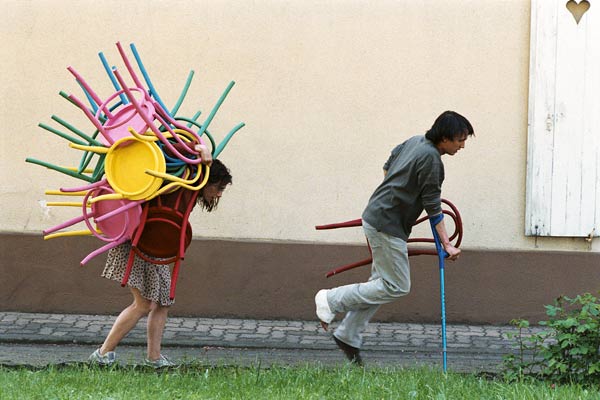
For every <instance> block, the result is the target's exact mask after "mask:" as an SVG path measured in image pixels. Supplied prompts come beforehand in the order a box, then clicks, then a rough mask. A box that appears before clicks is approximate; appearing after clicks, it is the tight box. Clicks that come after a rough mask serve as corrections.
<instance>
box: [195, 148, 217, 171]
mask: <svg viewBox="0 0 600 400" xmlns="http://www.w3.org/2000/svg"><path fill="white" fill-rule="evenodd" d="M194 150H196V151H197V152H198V153H200V158H201V159H202V164H204V165H207V166H209V167H210V166H211V164H212V161H213V159H212V154H210V151H209V150H208V147H206V146H205V145H203V144H197V145H195V146H194Z"/></svg>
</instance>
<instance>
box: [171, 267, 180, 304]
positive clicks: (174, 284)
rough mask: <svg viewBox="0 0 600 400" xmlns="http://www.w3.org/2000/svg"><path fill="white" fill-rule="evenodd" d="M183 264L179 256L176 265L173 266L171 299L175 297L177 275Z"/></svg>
mask: <svg viewBox="0 0 600 400" xmlns="http://www.w3.org/2000/svg"><path fill="white" fill-rule="evenodd" d="M180 265H181V258H177V261H175V265H174V266H173V274H172V275H171V292H170V293H169V297H170V298H171V300H173V299H174V298H175V286H176V285H177V277H178V276H179V266H180Z"/></svg>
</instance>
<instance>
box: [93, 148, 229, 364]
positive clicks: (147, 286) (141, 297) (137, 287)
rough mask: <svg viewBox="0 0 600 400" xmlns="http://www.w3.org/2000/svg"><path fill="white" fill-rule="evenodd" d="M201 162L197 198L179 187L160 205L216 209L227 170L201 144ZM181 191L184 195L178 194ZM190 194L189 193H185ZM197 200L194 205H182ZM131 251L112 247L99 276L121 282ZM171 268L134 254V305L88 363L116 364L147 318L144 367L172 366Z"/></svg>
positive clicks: (130, 280)
mask: <svg viewBox="0 0 600 400" xmlns="http://www.w3.org/2000/svg"><path fill="white" fill-rule="evenodd" d="M195 150H196V151H199V152H200V156H201V157H202V160H203V161H202V163H203V164H205V165H209V166H210V174H209V177H208V182H207V183H206V185H205V186H203V187H202V188H201V189H200V191H199V192H198V195H197V196H195V195H193V194H194V193H193V192H192V191H190V190H188V189H184V188H180V189H178V190H176V191H174V192H172V193H169V194H163V195H161V196H159V198H160V201H161V202H162V203H163V204H175V200H174V199H175V198H176V197H179V201H178V203H179V207H180V208H181V207H184V208H185V207H187V206H191V207H192V208H193V207H194V206H195V205H196V204H199V205H200V207H201V208H202V209H203V210H206V211H208V212H211V211H213V210H215V208H216V207H217V204H218V202H219V199H220V198H221V195H222V194H223V191H224V190H225V188H226V187H227V185H229V184H231V183H232V177H231V174H230V173H229V170H228V169H227V167H226V166H225V165H224V164H223V163H222V162H220V161H219V160H216V159H215V160H212V157H211V153H210V151H209V150H208V149H207V148H206V147H205V146H202V145H196V147H195ZM181 191H184V193H181ZM188 192H189V193H188ZM193 199H197V200H196V201H195V203H194V204H192V205H189V204H185V203H186V202H188V203H189V202H190V201H192V200H193ZM131 251H132V245H131V242H127V243H124V244H122V245H120V246H118V247H115V248H114V249H112V250H111V251H110V252H109V253H108V259H107V262H106V267H105V269H104V271H103V272H102V276H103V277H104V278H107V279H111V280H115V281H118V282H121V281H122V279H123V276H124V274H125V270H126V267H127V262H128V259H129V256H130V253H131ZM170 285H171V271H170V266H169V265H165V264H159V263H152V262H149V261H147V260H144V259H143V258H141V257H139V256H138V255H135V260H134V262H133V268H132V269H131V274H130V276H129V278H128V280H127V286H128V287H129V290H130V291H131V294H132V295H133V302H132V303H131V305H129V306H128V307H127V308H125V309H124V310H123V311H122V312H121V313H120V314H119V316H118V317H117V319H116V320H115V322H114V324H113V326H112V328H111V330H110V332H109V334H108V336H107V337H106V339H105V340H104V343H103V344H102V346H101V347H100V348H98V349H97V350H96V351H94V353H92V355H90V357H89V361H90V362H91V363H95V364H100V365H112V364H114V363H115V362H116V353H115V349H116V347H117V345H118V344H119V343H120V342H121V340H122V339H123V338H124V337H125V336H126V335H127V334H128V333H129V332H130V331H131V330H132V329H133V328H134V327H135V326H136V324H137V323H138V321H139V320H140V319H141V318H142V317H144V316H148V322H147V356H146V360H145V364H146V365H148V366H151V367H154V368H162V367H170V366H174V365H175V364H174V363H172V362H171V361H169V360H168V359H167V358H166V357H165V356H163V355H162V354H161V341H162V335H163V330H164V327H165V324H166V321H167V314H168V311H169V307H170V306H171V305H173V303H174V301H173V299H172V298H171V296H170Z"/></svg>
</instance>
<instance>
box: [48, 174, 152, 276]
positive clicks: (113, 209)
mask: <svg viewBox="0 0 600 400" xmlns="http://www.w3.org/2000/svg"><path fill="white" fill-rule="evenodd" d="M77 189H80V188H74V189H67V190H64V189H61V191H63V192H65V193H69V192H70V191H71V192H73V191H76V192H79V190H77ZM112 193H114V190H112V188H110V187H109V186H106V185H104V184H101V185H94V187H92V188H91V189H89V190H88V191H87V193H86V194H85V196H84V198H83V201H82V202H81V207H82V215H80V216H77V217H75V218H72V219H70V220H68V221H66V222H63V223H62V224H59V225H56V226H54V227H52V228H49V229H46V230H44V232H43V233H44V236H45V239H51V238H55V237H59V236H69V235H71V234H72V233H70V232H63V233H54V232H57V231H59V230H61V229H64V228H66V227H69V226H72V225H75V224H77V223H79V222H82V221H83V222H84V223H85V224H86V226H87V228H88V230H89V233H90V234H92V235H94V236H96V237H97V238H99V239H100V240H103V241H105V242H108V243H107V244H106V245H104V246H102V247H100V248H99V249H97V250H94V251H93V252H91V253H90V254H88V256H86V257H85V258H84V259H83V260H82V261H81V265H85V264H86V263H87V262H88V261H89V260H91V259H92V258H94V257H96V256H97V255H99V254H101V253H103V252H105V251H107V250H110V249H111V248H113V247H116V246H118V245H120V244H121V243H124V242H126V241H128V240H130V239H131V237H132V236H133V233H134V232H135V229H136V228H137V226H138V225H139V223H140V217H141V213H142V210H141V205H140V202H135V201H129V200H124V199H123V200H102V201H98V202H94V203H91V204H90V200H91V199H92V198H94V197H98V196H103V195H107V194H112ZM88 204H89V207H90V210H88ZM92 220H93V224H94V225H96V226H95V227H94V226H93V224H92ZM78 232H79V233H78V234H81V235H84V234H86V233H84V232H85V231H78Z"/></svg>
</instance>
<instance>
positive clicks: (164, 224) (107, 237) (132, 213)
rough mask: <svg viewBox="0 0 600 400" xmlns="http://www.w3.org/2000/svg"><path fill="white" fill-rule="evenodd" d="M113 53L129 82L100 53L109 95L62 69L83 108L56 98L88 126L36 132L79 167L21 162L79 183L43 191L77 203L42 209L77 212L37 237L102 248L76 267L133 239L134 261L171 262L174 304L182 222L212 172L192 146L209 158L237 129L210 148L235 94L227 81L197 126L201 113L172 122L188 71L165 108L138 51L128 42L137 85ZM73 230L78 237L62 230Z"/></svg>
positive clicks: (73, 99)
mask: <svg viewBox="0 0 600 400" xmlns="http://www.w3.org/2000/svg"><path fill="white" fill-rule="evenodd" d="M116 46H117V50H118V52H119V55H120V58H121V60H122V62H123V64H124V66H125V70H126V71H127V74H126V75H127V76H128V78H126V76H125V74H122V73H121V71H120V70H119V69H118V68H116V67H110V66H109V63H108V61H107V59H106V57H105V56H104V54H103V53H99V57H100V60H101V63H102V66H103V68H104V70H105V71H106V74H107V75H108V78H109V79H110V81H111V83H112V85H113V87H114V91H113V92H112V93H110V94H109V95H108V96H105V97H102V96H101V95H100V94H98V93H97V92H96V91H95V90H94V89H93V87H92V85H90V84H89V83H88V82H87V81H86V80H85V79H84V78H83V76H82V75H81V74H79V72H77V71H76V70H75V68H73V67H71V66H69V67H68V68H67V70H68V71H69V72H70V73H71V75H72V76H73V77H74V78H75V80H76V82H77V83H78V85H79V86H80V87H81V89H82V91H83V95H84V96H85V98H86V100H87V103H88V104H86V103H84V101H82V100H80V99H79V98H78V97H77V96H75V95H74V94H67V93H65V92H62V91H61V92H60V95H61V96H62V97H63V98H65V99H66V100H68V101H69V102H70V103H71V104H72V105H74V106H75V107H76V108H77V109H78V110H79V111H80V112H83V114H84V115H85V117H86V118H87V120H89V122H90V124H91V127H88V129H87V130H86V129H81V128H79V127H75V126H74V125H73V124H70V123H69V122H67V121H66V120H64V119H63V118H60V117H58V116H56V115H53V116H52V117H51V118H52V120H53V121H55V122H56V123H58V124H59V125H60V127H58V128H57V127H53V126H51V125H48V124H44V123H40V124H39V126H40V127H41V128H42V129H44V130H45V131H47V132H50V133H52V134H54V135H56V136H58V137H60V138H62V139H65V140H66V141H67V142H68V145H69V147H71V148H73V149H75V150H77V151H80V152H82V154H81V156H80V161H79V165H78V166H62V165H57V164H54V163H52V162H48V161H43V160H39V159H36V158H31V157H30V158H27V159H26V161H27V162H29V163H32V164H37V165H40V166H43V167H46V168H48V169H50V170H53V171H57V172H60V173H62V174H64V175H67V176H69V177H72V178H76V179H79V180H82V181H84V182H85V183H86V184H85V185H83V186H81V185H79V186H76V187H61V188H60V189H58V190H47V191H46V192H45V193H46V195H49V196H76V197H79V198H80V200H79V201H51V202H48V203H47V205H48V206H66V207H75V208H77V209H78V210H80V212H79V214H78V215H76V216H74V217H73V218H71V219H69V220H68V221H65V222H63V223H61V224H59V225H56V226H53V227H50V228H48V229H46V230H44V232H43V233H44V239H52V238H55V237H65V236H79V235H93V236H95V237H97V238H98V239H100V240H102V241H104V242H106V243H105V244H104V245H103V246H101V247H99V248H98V249H96V250H94V251H92V252H91V253H90V254H88V255H87V256H86V257H85V258H84V259H83V260H82V261H81V264H82V265H84V264H86V263H87V262H88V261H89V260H90V259H92V258H93V257H95V256H97V255H99V254H101V253H103V252H105V251H107V250H109V249H111V248H113V247H116V246H118V245H120V244H122V243H125V242H127V241H131V242H132V251H131V255H130V261H131V263H133V258H134V254H137V255H138V256H139V257H142V258H144V259H146V260H148V261H151V262H154V263H162V264H170V263H174V270H173V277H172V282H171V297H174V296H175V285H176V280H177V276H178V272H179V265H180V262H181V260H182V259H183V257H184V254H185V249H186V248H187V246H188V245H189V242H190V241H191V238H192V231H191V227H190V225H189V222H188V219H189V214H190V212H191V210H192V207H193V205H194V203H195V201H196V198H197V197H198V194H199V190H200V189H202V187H203V186H204V185H205V184H206V182H207V181H208V177H209V174H210V168H209V167H208V166H206V165H204V164H203V163H202V161H203V160H202V159H201V157H200V155H199V152H198V151H197V150H196V148H195V147H196V144H204V145H207V146H209V148H210V149H211V153H212V157H213V158H216V157H218V156H219V154H220V153H221V152H222V151H223V149H224V148H225V146H226V145H227V144H228V143H229V141H230V140H231V138H232V137H233V135H234V134H235V133H236V132H237V131H239V130H240V129H241V128H242V127H243V126H244V123H239V124H237V125H236V126H234V127H233V128H232V129H231V130H230V131H229V132H228V133H227V134H226V135H225V136H224V138H223V139H222V140H221V142H220V143H219V144H218V145H217V144H216V142H215V140H214V137H213V135H212V134H211V133H210V132H209V130H208V127H209V125H210V123H211V121H212V120H213V119H214V117H215V115H216V113H217V111H218V110H219V108H220V107H221V105H222V103H223V101H224V100H225V98H226V97H227V95H228V94H229V91H230V90H231V88H232V87H233V85H234V82H233V81H232V82H230V83H229V84H228V85H227V87H226V89H225V90H224V92H223V93H222V95H221V97H220V98H219V99H218V101H217V103H216V104H215V105H214V107H213V108H212V110H211V111H210V113H209V114H208V116H207V117H206V118H205V119H204V121H202V122H199V121H198V119H199V117H200V115H201V111H197V112H196V113H195V114H194V115H193V116H191V117H189V116H182V115H179V114H178V112H179V109H180V107H181V104H182V103H183V101H184V99H185V96H186V94H187V92H188V90H189V87H190V84H191V81H192V77H193V71H191V72H190V74H189V76H188V78H187V80H186V83H185V85H184V88H183V90H182V91H181V94H180V96H179V98H178V100H177V101H176V103H175V106H174V107H173V108H172V109H170V110H169V109H168V108H167V107H166V106H165V104H164V102H163V101H162V99H161V98H160V96H159V94H158V93H157V91H156V88H155V86H154V84H153V83H152V81H151V80H150V77H149V74H148V72H147V70H146V68H145V66H144V64H143V63H142V60H141V57H140V55H139V53H138V51H137V49H136V47H135V45H134V44H131V45H130V49H131V51H132V54H133V55H134V58H135V60H136V64H137V67H138V70H139V72H140V73H141V75H142V77H143V80H144V82H142V80H141V79H140V77H139V76H138V73H137V72H136V70H135V69H134V67H133V64H132V63H131V62H130V60H129V58H128V56H127V54H126V52H125V49H124V48H123V47H122V46H121V44H120V43H117V44H116ZM144 83H145V85H144ZM163 199H175V201H164V200H163ZM80 223H82V224H83V228H84V229H75V228H74V229H71V230H66V228H70V227H73V226H75V225H77V224H80ZM157 238H161V240H156V239H157ZM130 270H131V265H128V269H127V274H126V277H125V278H124V279H123V282H122V284H123V285H125V284H126V283H127V279H128V276H129V272H130Z"/></svg>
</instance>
